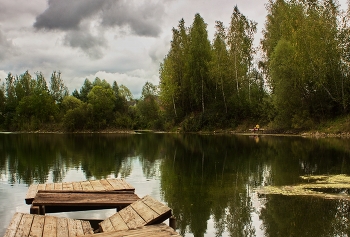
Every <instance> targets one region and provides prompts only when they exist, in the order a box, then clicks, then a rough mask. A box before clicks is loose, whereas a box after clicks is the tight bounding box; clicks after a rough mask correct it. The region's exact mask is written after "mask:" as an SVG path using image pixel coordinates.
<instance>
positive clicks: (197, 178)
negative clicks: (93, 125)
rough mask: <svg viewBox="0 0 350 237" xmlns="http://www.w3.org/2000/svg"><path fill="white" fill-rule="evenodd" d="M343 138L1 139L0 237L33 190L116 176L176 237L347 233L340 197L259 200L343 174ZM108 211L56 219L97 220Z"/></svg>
mask: <svg viewBox="0 0 350 237" xmlns="http://www.w3.org/2000/svg"><path fill="white" fill-rule="evenodd" d="M349 154H350V142H349V140H347V139H340V138H327V139H326V138H324V139H311V138H302V137H279V136H263V135H260V136H234V135H193V134H137V135H121V134H70V135H64V134H0V213H1V214H0V223H1V224H0V236H2V235H3V234H4V233H5V230H6V228H7V226H8V224H9V222H10V220H11V218H12V216H13V214H14V213H15V212H16V211H19V212H26V213H28V212H29V206H28V205H26V204H25V202H24V198H25V194H26V191H27V188H28V186H29V185H30V184H32V183H44V182H67V181H80V180H86V179H101V178H111V177H117V178H125V179H126V181H127V182H129V183H130V184H131V185H133V186H134V187H135V188H136V194H138V195H139V196H140V197H143V196H144V195H148V194H149V195H152V196H153V197H155V198H157V199H158V200H160V201H162V202H164V203H165V204H167V205H168V206H169V207H171V208H172V209H173V213H174V215H175V217H176V219H177V226H178V229H177V231H178V232H179V233H180V234H182V235H183V236H186V237H187V236H348V235H350V227H349V218H350V214H349V213H350V212H349V210H350V205H349V203H348V202H347V201H342V200H324V199H321V198H311V197H285V196H280V195H273V196H272V195H267V196H260V195H258V194H257V192H256V189H257V188H259V187H261V186H264V185H293V184H297V183H300V182H301V181H300V178H299V176H300V175H311V174H314V175H315V174H348V175H350V165H349V163H350V156H349ZM114 212H115V210H102V211H88V212H72V213H59V214H55V215H59V216H66V217H70V218H87V219H104V218H107V217H108V216H110V215H112V214H113V213H114Z"/></svg>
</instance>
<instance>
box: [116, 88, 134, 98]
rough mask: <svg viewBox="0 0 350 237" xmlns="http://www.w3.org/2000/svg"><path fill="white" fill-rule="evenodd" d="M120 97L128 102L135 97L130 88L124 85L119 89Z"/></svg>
mask: <svg viewBox="0 0 350 237" xmlns="http://www.w3.org/2000/svg"><path fill="white" fill-rule="evenodd" d="M119 95H120V96H121V97H122V98H124V99H125V100H126V101H132V100H133V96H132V93H131V91H130V90H129V88H127V87H126V86H124V85H120V87H119Z"/></svg>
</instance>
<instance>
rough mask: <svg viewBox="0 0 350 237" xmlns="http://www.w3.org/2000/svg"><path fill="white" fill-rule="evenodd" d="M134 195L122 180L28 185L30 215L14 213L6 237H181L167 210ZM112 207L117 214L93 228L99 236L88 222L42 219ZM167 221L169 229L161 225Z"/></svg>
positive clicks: (27, 200) (154, 202)
mask: <svg viewBox="0 0 350 237" xmlns="http://www.w3.org/2000/svg"><path fill="white" fill-rule="evenodd" d="M134 191H135V188H134V187H132V186H131V185H130V184H128V183H127V182H125V180H123V179H103V180H91V181H82V182H71V183H51V184H35V185H31V186H30V187H29V189H28V192H27V195H26V197H25V201H26V203H27V204H31V208H30V212H31V213H30V214H26V213H16V214H15V215H14V216H13V218H12V220H11V222H10V224H9V227H8V228H7V230H6V233H5V237H14V236H25V237H26V236H33V237H34V236H37V237H41V236H48V237H51V236H53V237H56V236H57V237H58V236H59V237H71V236H86V235H87V236H96V237H107V236H109V237H111V236H115V237H118V236H120V237H121V236H130V237H131V236H139V237H141V236H155V237H162V236H164V237H165V236H180V235H179V234H178V233H176V232H175V231H174V229H175V219H174V218H171V217H172V210H171V209H170V208H169V207H167V206H166V205H164V204H163V203H161V202H159V201H157V200H156V199H154V198H153V197H151V196H148V195H147V196H145V197H143V198H142V199H140V198H139V197H138V196H137V195H136V194H135V193H134ZM115 207H117V208H118V212H117V213H116V214H114V215H112V216H111V217H109V218H107V219H106V220H104V221H102V222H100V223H99V224H98V227H96V228H98V230H96V232H102V233H100V234H94V231H93V228H92V227H91V224H90V222H89V221H83V220H73V219H69V218H62V217H54V216H49V215H45V214H46V213H47V212H62V211H74V210H79V211H80V210H91V209H103V208H115ZM38 214H41V215H38ZM169 218H170V220H169V224H170V227H169V226H167V225H166V224H164V223H162V222H164V221H165V220H167V219H169ZM85 219H90V218H89V216H87V217H86V218H85ZM91 221H92V220H91ZM172 227H173V228H172Z"/></svg>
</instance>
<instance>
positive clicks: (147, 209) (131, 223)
mask: <svg viewBox="0 0 350 237" xmlns="http://www.w3.org/2000/svg"><path fill="white" fill-rule="evenodd" d="M171 215H172V213H171V209H170V208H169V207H167V206H166V205H164V204H162V203H161V202H159V201H157V200H156V199H154V198H152V197H151V196H149V195H147V196H145V197H143V198H142V199H140V200H138V201H136V202H134V203H132V204H131V205H129V206H127V207H126V208H124V209H122V210H121V211H119V212H117V213H116V214H114V215H113V216H111V217H109V218H108V219H106V220H104V221H102V222H101V223H100V224H99V225H100V231H101V232H110V231H121V230H129V229H135V228H138V227H142V226H145V225H151V224H159V223H162V222H163V221H165V220H167V219H168V218H170V217H171Z"/></svg>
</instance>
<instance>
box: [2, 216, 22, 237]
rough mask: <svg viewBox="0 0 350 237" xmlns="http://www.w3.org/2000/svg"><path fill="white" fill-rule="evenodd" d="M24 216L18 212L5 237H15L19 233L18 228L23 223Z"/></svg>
mask: <svg viewBox="0 0 350 237" xmlns="http://www.w3.org/2000/svg"><path fill="white" fill-rule="evenodd" d="M22 216H23V214H22V213H19V212H16V213H15V214H14V215H13V217H12V220H11V222H10V224H9V227H8V228H7V230H6V232H5V235H4V237H13V236H15V234H16V231H17V227H18V225H19V223H20V222H21V219H22Z"/></svg>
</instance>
